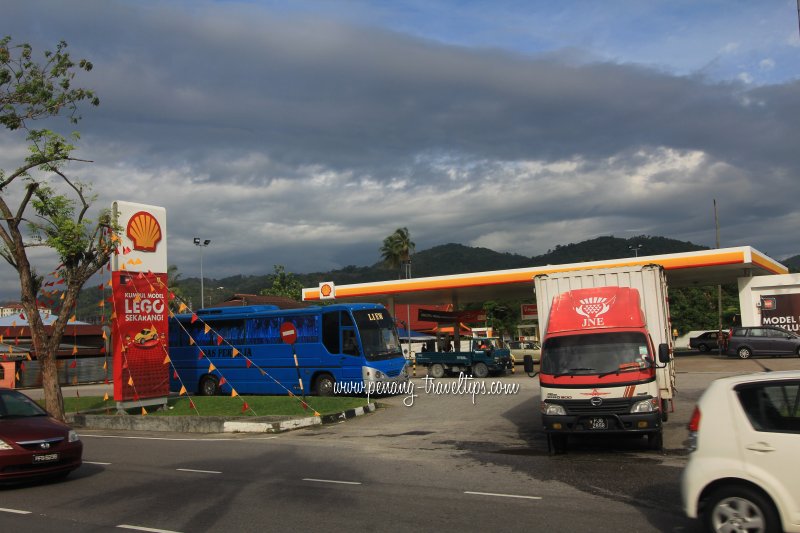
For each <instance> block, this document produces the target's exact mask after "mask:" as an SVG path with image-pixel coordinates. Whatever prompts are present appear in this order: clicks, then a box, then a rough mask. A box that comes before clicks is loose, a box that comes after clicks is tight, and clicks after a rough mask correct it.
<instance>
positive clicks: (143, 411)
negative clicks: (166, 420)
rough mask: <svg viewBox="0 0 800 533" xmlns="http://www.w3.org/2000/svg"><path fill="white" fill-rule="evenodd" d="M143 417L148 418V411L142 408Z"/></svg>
mask: <svg viewBox="0 0 800 533" xmlns="http://www.w3.org/2000/svg"><path fill="white" fill-rule="evenodd" d="M142 416H147V409H145V408H144V407H142Z"/></svg>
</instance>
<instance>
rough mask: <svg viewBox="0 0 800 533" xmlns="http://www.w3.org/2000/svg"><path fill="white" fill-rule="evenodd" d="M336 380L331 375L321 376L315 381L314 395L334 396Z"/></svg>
mask: <svg viewBox="0 0 800 533" xmlns="http://www.w3.org/2000/svg"><path fill="white" fill-rule="evenodd" d="M334 383H336V380H335V379H333V376H331V375H330V374H320V375H319V376H317V379H315V380H314V394H316V395H317V396H333V384H334Z"/></svg>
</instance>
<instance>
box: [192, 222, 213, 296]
mask: <svg viewBox="0 0 800 533" xmlns="http://www.w3.org/2000/svg"><path fill="white" fill-rule="evenodd" d="M209 244H211V240H210V239H204V240H202V241H201V240H200V237H195V238H194V245H195V246H199V247H200V308H203V307H205V305H206V300H205V287H204V286H203V248H205V247H206V246H208V245H209Z"/></svg>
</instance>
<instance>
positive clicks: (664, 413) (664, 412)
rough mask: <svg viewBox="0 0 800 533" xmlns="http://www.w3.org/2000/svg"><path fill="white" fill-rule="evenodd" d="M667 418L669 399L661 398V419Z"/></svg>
mask: <svg viewBox="0 0 800 533" xmlns="http://www.w3.org/2000/svg"><path fill="white" fill-rule="evenodd" d="M667 420H669V400H664V399H662V400H661V421H662V422H666V421H667Z"/></svg>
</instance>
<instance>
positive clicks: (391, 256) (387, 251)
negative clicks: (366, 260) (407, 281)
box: [381, 227, 415, 278]
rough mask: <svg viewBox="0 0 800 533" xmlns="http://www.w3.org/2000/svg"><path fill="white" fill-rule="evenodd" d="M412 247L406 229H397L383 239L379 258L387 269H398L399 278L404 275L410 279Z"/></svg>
mask: <svg viewBox="0 0 800 533" xmlns="http://www.w3.org/2000/svg"><path fill="white" fill-rule="evenodd" d="M414 246H415V244H414V243H413V242H411V235H410V233H409V231H408V228H405V227H404V228H397V229H396V230H395V232H394V233H392V234H391V235H389V236H388V237H386V238H385V239H383V246H381V258H382V259H383V261H384V263H386V265H387V266H388V267H389V268H399V269H400V278H402V277H403V274H404V273H405V277H406V278H410V277H411V254H413V253H414Z"/></svg>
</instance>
